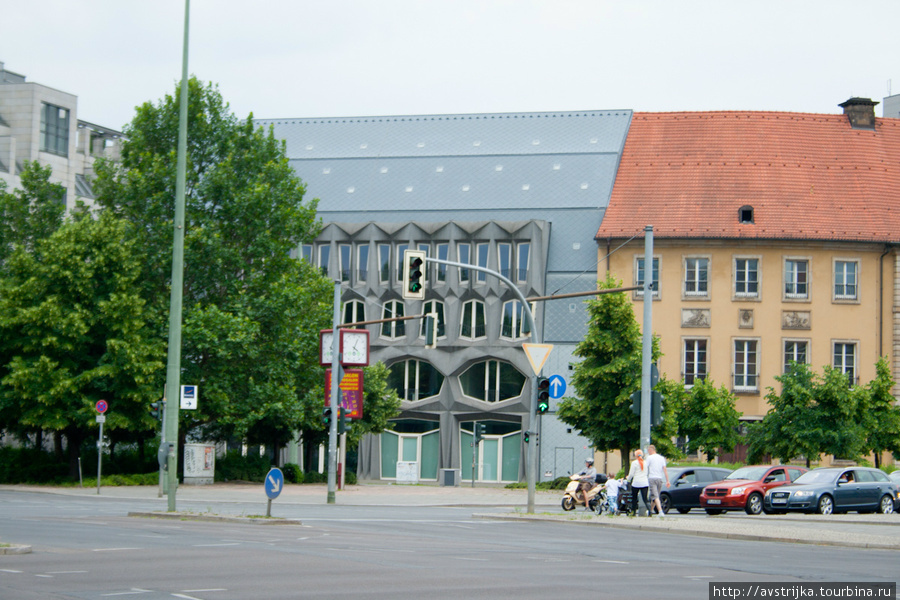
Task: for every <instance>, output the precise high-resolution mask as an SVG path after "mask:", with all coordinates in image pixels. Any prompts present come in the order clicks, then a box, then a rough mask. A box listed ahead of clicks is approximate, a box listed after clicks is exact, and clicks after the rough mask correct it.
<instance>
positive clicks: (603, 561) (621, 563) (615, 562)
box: [594, 559, 630, 565]
mask: <svg viewBox="0 0 900 600" xmlns="http://www.w3.org/2000/svg"><path fill="white" fill-rule="evenodd" d="M594 562H599V563H609V564H612V565H627V564H630V563H628V562H627V561H624V560H599V559H598V560H595V561H594Z"/></svg>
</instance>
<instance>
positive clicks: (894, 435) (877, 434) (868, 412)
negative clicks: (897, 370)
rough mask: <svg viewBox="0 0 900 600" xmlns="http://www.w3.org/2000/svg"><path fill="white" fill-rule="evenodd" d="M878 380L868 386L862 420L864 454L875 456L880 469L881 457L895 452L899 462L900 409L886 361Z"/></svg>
mask: <svg viewBox="0 0 900 600" xmlns="http://www.w3.org/2000/svg"><path fill="white" fill-rule="evenodd" d="M875 373H876V375H875V379H873V380H872V381H870V382H869V383H868V384H867V385H866V392H867V394H866V396H865V397H864V398H863V399H862V402H861V403H860V407H859V411H858V414H859V418H860V420H861V421H862V423H863V430H864V431H865V432H867V435H866V442H865V447H864V448H863V451H864V452H874V453H875V466H880V465H881V453H882V452H893V453H894V456H895V457H897V458H900V406H897V405H896V400H895V398H894V396H893V394H891V388H892V387H894V380H893V378H892V377H891V368H890V364H889V363H888V360H887V358H885V357H882V358H880V359H879V360H878V362H877V363H876V364H875Z"/></svg>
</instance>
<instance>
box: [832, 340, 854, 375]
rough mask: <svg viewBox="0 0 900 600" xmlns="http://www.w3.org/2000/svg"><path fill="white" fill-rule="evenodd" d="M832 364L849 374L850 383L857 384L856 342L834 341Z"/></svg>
mask: <svg viewBox="0 0 900 600" xmlns="http://www.w3.org/2000/svg"><path fill="white" fill-rule="evenodd" d="M832 365H833V366H834V368H835V369H837V370H838V371H840V372H841V373H843V374H844V375H846V376H847V378H848V380H849V381H850V385H856V342H834V362H833V363H832Z"/></svg>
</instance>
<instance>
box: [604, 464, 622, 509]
mask: <svg viewBox="0 0 900 600" xmlns="http://www.w3.org/2000/svg"><path fill="white" fill-rule="evenodd" d="M604 487H605V488H606V502H607V503H608V506H609V512H610V513H612V514H618V512H619V480H618V479H616V478H615V475H614V474H612V473H610V474H609V479H607V480H606V484H605V485H604Z"/></svg>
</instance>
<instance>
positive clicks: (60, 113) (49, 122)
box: [41, 104, 69, 156]
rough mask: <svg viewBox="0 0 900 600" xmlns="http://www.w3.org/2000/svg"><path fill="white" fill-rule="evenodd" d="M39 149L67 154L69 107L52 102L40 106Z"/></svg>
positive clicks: (62, 154)
mask: <svg viewBox="0 0 900 600" xmlns="http://www.w3.org/2000/svg"><path fill="white" fill-rule="evenodd" d="M41 151H42V152H52V153H53V154H59V155H60V156H68V155H69V109H67V108H62V107H60V106H54V105H52V104H44V105H43V107H42V108H41Z"/></svg>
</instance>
